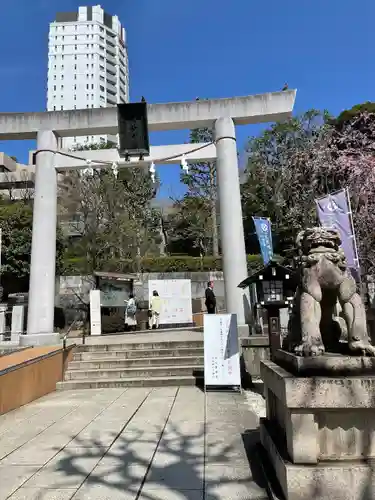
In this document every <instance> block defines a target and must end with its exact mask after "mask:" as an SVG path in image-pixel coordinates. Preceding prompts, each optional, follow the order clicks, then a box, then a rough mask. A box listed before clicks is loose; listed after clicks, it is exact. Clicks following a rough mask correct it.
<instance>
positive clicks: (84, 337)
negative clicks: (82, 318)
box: [63, 319, 86, 351]
mask: <svg viewBox="0 0 375 500" xmlns="http://www.w3.org/2000/svg"><path fill="white" fill-rule="evenodd" d="M78 322H79V320H78V319H75V320H73V322H72V323H71V324H70V325H69V327H68V329H67V331H66V332H65V334H64V337H63V349H64V351H65V350H66V341H67V338H68V336H69V333H70V332H71V331H72V330H73V327H74V326H75V325H76V324H77V323H78ZM85 344H86V332H85V330H83V332H82V345H85Z"/></svg>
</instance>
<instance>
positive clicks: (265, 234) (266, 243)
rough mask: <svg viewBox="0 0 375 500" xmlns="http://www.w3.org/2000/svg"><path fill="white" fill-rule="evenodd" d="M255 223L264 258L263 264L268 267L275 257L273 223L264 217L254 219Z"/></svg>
mask: <svg viewBox="0 0 375 500" xmlns="http://www.w3.org/2000/svg"><path fill="white" fill-rule="evenodd" d="M253 221H254V226H255V231H256V233H257V236H258V241H259V246H260V251H261V254H262V257H263V263H264V265H265V266H266V265H267V264H268V263H269V262H270V260H272V257H273V246H272V231H271V221H270V219H266V218H264V217H253Z"/></svg>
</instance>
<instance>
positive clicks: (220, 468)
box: [51, 423, 266, 500]
mask: <svg viewBox="0 0 375 500" xmlns="http://www.w3.org/2000/svg"><path fill="white" fill-rule="evenodd" d="M210 436H211V437H210V439H206V438H205V425H204V424H203V423H202V424H201V425H200V426H199V428H198V426H197V427H196V431H195V432H190V431H189V432H188V434H187V433H186V432H183V429H182V424H180V423H168V425H167V426H166V428H165V429H164V430H163V432H160V433H158V434H156V433H147V431H146V432H145V431H129V432H127V431H126V427H125V429H124V430H123V431H122V432H121V433H119V434H117V435H115V434H114V435H113V436H111V437H113V439H112V440H111V442H110V444H109V445H108V446H104V445H103V442H102V441H101V440H100V437H98V438H95V437H94V436H93V437H90V438H89V439H82V438H80V437H79V436H76V437H74V438H73V437H72V441H71V442H70V444H69V445H68V446H67V447H66V448H64V449H63V450H62V451H61V452H60V453H58V454H57V455H56V457H55V461H54V462H55V469H56V471H58V473H59V478H61V479H60V481H56V483H58V482H60V483H61V484H53V485H51V487H52V486H53V488H70V487H75V486H73V485H77V486H78V485H81V486H80V489H79V490H78V494H77V498H86V495H87V498H91V495H92V494H93V492H94V491H95V498H101V499H102V500H105V499H106V498H112V497H113V499H115V498H117V496H119V498H120V495H124V498H126V499H128V498H129V499H131V498H134V499H135V500H138V499H142V500H169V499H173V500H201V499H203V498H205V500H222V499H224V498H229V497H230V496H229V494H228V492H229V491H230V488H231V487H234V488H235V489H236V488H237V489H238V488H239V487H240V488H241V487H243V489H245V488H250V489H251V488H255V489H257V488H258V484H259V475H258V471H255V469H254V479H253V478H252V476H251V473H250V469H249V470H248V471H247V472H248V473H247V474H246V473H244V474H242V475H241V478H238V477H234V476H233V474H232V473H231V472H232V471H231V467H232V466H233V457H234V456H235V455H236V453H238V450H236V449H235V446H234V445H233V444H232V443H231V442H230V440H228V439H226V438H222V439H220V437H219V438H217V439H212V436H213V434H211V435H210ZM236 437H238V436H236ZM248 438H249V436H247V437H246V440H245V441H244V443H246V446H247V445H248ZM207 457H209V464H208V463H207ZM88 464H90V465H89V467H88ZM205 466H206V467H205ZM244 472H246V471H244ZM61 476H62V477H61ZM242 476H243V478H242ZM252 481H255V484H254V485H251V482H252ZM259 486H260V484H259ZM221 490H222V493H221ZM97 493H99V496H96V495H97ZM125 493H126V494H127V495H128V496H126V497H125ZM121 498H122V496H121ZM241 498H242V497H241ZM243 498H250V495H249V497H243ZM251 498H259V499H261V498H262V500H263V498H264V499H265V498H266V496H264V497H261V496H259V495H258V496H257V497H253V496H251Z"/></svg>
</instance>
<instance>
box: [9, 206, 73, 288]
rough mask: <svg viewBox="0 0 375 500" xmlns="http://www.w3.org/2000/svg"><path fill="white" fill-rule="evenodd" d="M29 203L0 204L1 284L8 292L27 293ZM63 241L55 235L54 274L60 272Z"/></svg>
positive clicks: (31, 214)
mask: <svg viewBox="0 0 375 500" xmlns="http://www.w3.org/2000/svg"><path fill="white" fill-rule="evenodd" d="M32 219H33V207H32V203H27V202H24V201H16V202H9V201H6V200H2V201H1V202H0V228H1V233H2V245H1V282H2V284H3V286H4V288H5V289H6V291H8V292H13V291H19V292H21V291H22V292H24V291H27V290H28V280H29V273H30V255H31V236H32ZM64 245H65V242H64V239H63V237H62V234H61V232H60V231H59V230H58V231H57V240H56V274H60V273H61V270H62V260H63V253H64Z"/></svg>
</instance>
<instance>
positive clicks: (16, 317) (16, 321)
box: [10, 305, 25, 342]
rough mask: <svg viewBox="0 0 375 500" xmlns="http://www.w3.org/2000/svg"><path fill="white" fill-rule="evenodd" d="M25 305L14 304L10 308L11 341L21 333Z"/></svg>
mask: <svg viewBox="0 0 375 500" xmlns="http://www.w3.org/2000/svg"><path fill="white" fill-rule="evenodd" d="M24 312H25V307H24V306H23V305H16V306H13V308H12V327H11V337H10V339H11V341H12V342H16V341H17V340H18V339H19V336H20V335H21V334H22V333H23V321H24Z"/></svg>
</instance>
